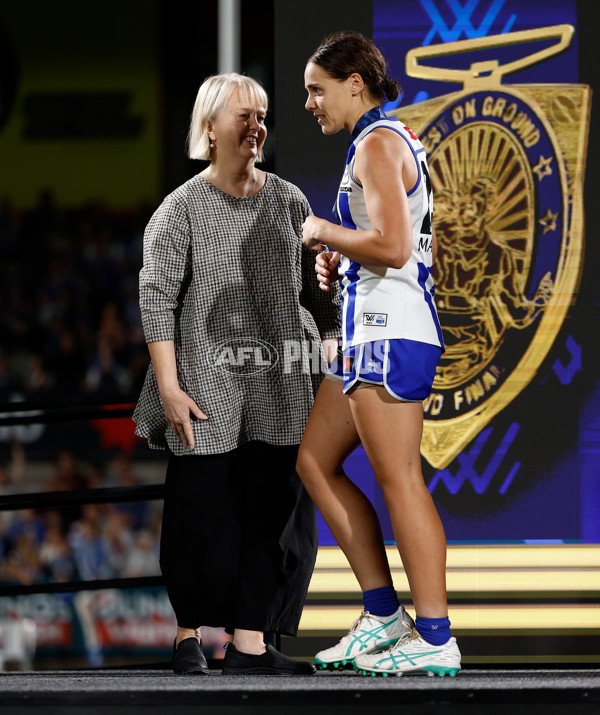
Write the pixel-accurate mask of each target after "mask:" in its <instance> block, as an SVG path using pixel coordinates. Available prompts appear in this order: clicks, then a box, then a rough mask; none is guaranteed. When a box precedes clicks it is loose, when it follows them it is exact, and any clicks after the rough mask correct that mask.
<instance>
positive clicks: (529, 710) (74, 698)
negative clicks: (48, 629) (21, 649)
mask: <svg viewBox="0 0 600 715" xmlns="http://www.w3.org/2000/svg"><path fill="white" fill-rule="evenodd" d="M82 709H84V712H85V713H86V715H87V714H88V713H90V714H94V715H95V714H99V713H111V714H112V715H121V714H125V713H128V714H129V715H132V714H133V713H137V712H140V713H141V712H143V713H145V714H146V715H152V713H168V712H171V713H177V714H184V713H199V714H200V715H241V714H242V713H244V714H246V715H249V714H250V713H251V714H252V715H254V714H258V713H261V714H267V715H269V714H272V715H287V714H288V713H289V714H290V715H292V714H293V715H300V714H301V713H306V714H309V715H351V714H353V713H367V712H368V713H369V714H370V715H388V714H391V713H394V715H399V714H400V713H410V715H438V713H440V714H442V715H454V714H456V715H458V714H460V715H473V714H475V713H476V714H477V715H479V714H481V715H496V714H498V715H500V714H502V715H521V714H523V715H525V714H526V715H559V714H560V715H565V713H566V714H568V715H580V714H581V715H583V714H584V713H585V715H592V714H593V713H598V712H600V671H599V670H596V669H591V668H590V669H580V670H574V669H569V670H559V669H539V670H536V669H527V670H483V669H482V670H478V669H465V670H463V671H462V672H461V673H460V674H459V675H458V676H457V677H456V678H447V677H446V678H439V677H426V676H408V677H407V676H404V677H401V678H398V677H394V678H369V677H363V676H359V675H357V674H356V673H354V672H353V671H343V672H339V673H318V674H316V675H314V676H304V677H295V678H291V677H265V676H223V675H222V674H221V673H220V671H218V670H211V672H210V673H209V675H206V676H181V675H175V674H173V673H172V672H170V671H168V670H150V669H144V670H98V671H80V670H73V671H49V672H39V671H36V672H11V673H0V712H1V713H2V715H10V714H12V713H18V714H19V715H23V713H25V712H31V713H40V715H41V713H43V715H66V714H69V713H73V714H74V713H80V712H81V711H82Z"/></svg>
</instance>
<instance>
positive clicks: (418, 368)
mask: <svg viewBox="0 0 600 715" xmlns="http://www.w3.org/2000/svg"><path fill="white" fill-rule="evenodd" d="M441 355H442V349H441V348H440V347H438V346H437V345H429V344H428V343H421V342H417V341H416V340H405V339H400V340H376V341H374V342H371V343H361V344H360V345H354V346H352V347H349V348H346V350H342V348H341V346H339V347H338V351H337V354H336V357H335V358H334V359H333V361H332V362H331V363H330V365H329V372H328V374H329V376H330V377H333V378H336V379H338V380H343V383H344V393H347V392H348V391H349V390H351V389H352V388H353V387H356V386H357V385H358V384H359V383H365V384H367V385H381V386H383V387H385V389H386V390H387V391H388V392H389V393H390V395H392V396H393V397H395V398H396V399H398V400H401V401H402V402H422V401H423V400H425V399H426V398H427V397H429V395H430V394H431V386H432V385H433V379H434V377H435V371H436V368H437V365H438V363H439V361H440V357H441Z"/></svg>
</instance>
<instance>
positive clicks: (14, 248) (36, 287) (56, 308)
mask: <svg viewBox="0 0 600 715" xmlns="http://www.w3.org/2000/svg"><path fill="white" fill-rule="evenodd" d="M151 212H152V209H150V208H146V207H140V208H138V209H136V210H130V211H122V212H117V211H114V210H110V211H109V210H108V209H107V208H106V207H104V206H103V205H101V204H99V203H94V204H89V205H86V206H83V207H80V208H76V209H58V208H57V207H56V205H55V203H54V200H53V197H52V194H51V193H50V192H45V193H43V194H42V195H41V196H40V198H39V201H38V204H37V206H36V207H35V208H33V209H31V210H29V211H16V210H15V209H14V208H12V207H11V205H10V203H9V202H8V201H6V200H4V201H2V200H0V403H1V402H6V401H9V400H12V399H14V397H13V396H14V395H15V394H17V395H22V396H24V397H25V399H28V400H33V399H41V400H55V399H56V400H58V401H65V400H69V399H78V398H80V397H81V396H82V395H86V396H94V397H95V396H98V397H99V398H104V397H106V398H111V397H118V396H122V395H134V396H136V395H137V394H139V389H140V387H141V381H142V380H143V377H144V374H145V371H146V367H147V365H148V351H147V349H146V346H145V343H144V337H143V333H142V326H141V320H140V313H139V306H138V275H139V270H140V268H141V265H142V236H143V231H144V227H145V225H146V223H147V222H148V220H149V217H150V215H151Z"/></svg>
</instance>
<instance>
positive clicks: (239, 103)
mask: <svg viewBox="0 0 600 715" xmlns="http://www.w3.org/2000/svg"><path fill="white" fill-rule="evenodd" d="M265 116H266V109H265V108H264V107H258V106H255V105H254V104H253V103H252V101H251V100H250V99H249V98H248V97H245V96H243V95H240V93H238V92H235V93H234V94H233V95H232V97H231V99H230V100H229V102H228V103H227V104H226V105H225V107H223V109H222V110H221V112H219V114H218V115H217V117H216V118H215V119H213V120H212V121H210V122H209V123H208V136H209V138H210V139H211V141H212V142H214V144H215V149H214V151H215V153H216V156H218V158H219V159H220V160H225V161H227V160H232V159H233V160H237V159H245V160H246V161H249V160H252V161H256V159H257V158H258V156H259V154H260V151H261V149H262V147H263V144H264V143H265V139H266V138H267V128H266V127H265Z"/></svg>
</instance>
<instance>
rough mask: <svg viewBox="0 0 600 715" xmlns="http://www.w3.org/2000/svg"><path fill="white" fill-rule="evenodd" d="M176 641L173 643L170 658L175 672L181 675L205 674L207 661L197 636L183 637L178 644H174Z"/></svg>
mask: <svg viewBox="0 0 600 715" xmlns="http://www.w3.org/2000/svg"><path fill="white" fill-rule="evenodd" d="M176 642H177V641H175V642H174V643H173V660H172V665H173V671H174V672H175V673H181V674H183V675H191V674H192V673H193V674H198V675H205V674H206V673H208V663H207V662H206V658H205V657H204V653H203V652H202V648H200V643H198V639H197V638H194V637H191V638H184V639H183V640H182V641H180V643H179V645H178V646H176V645H175V643H176Z"/></svg>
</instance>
